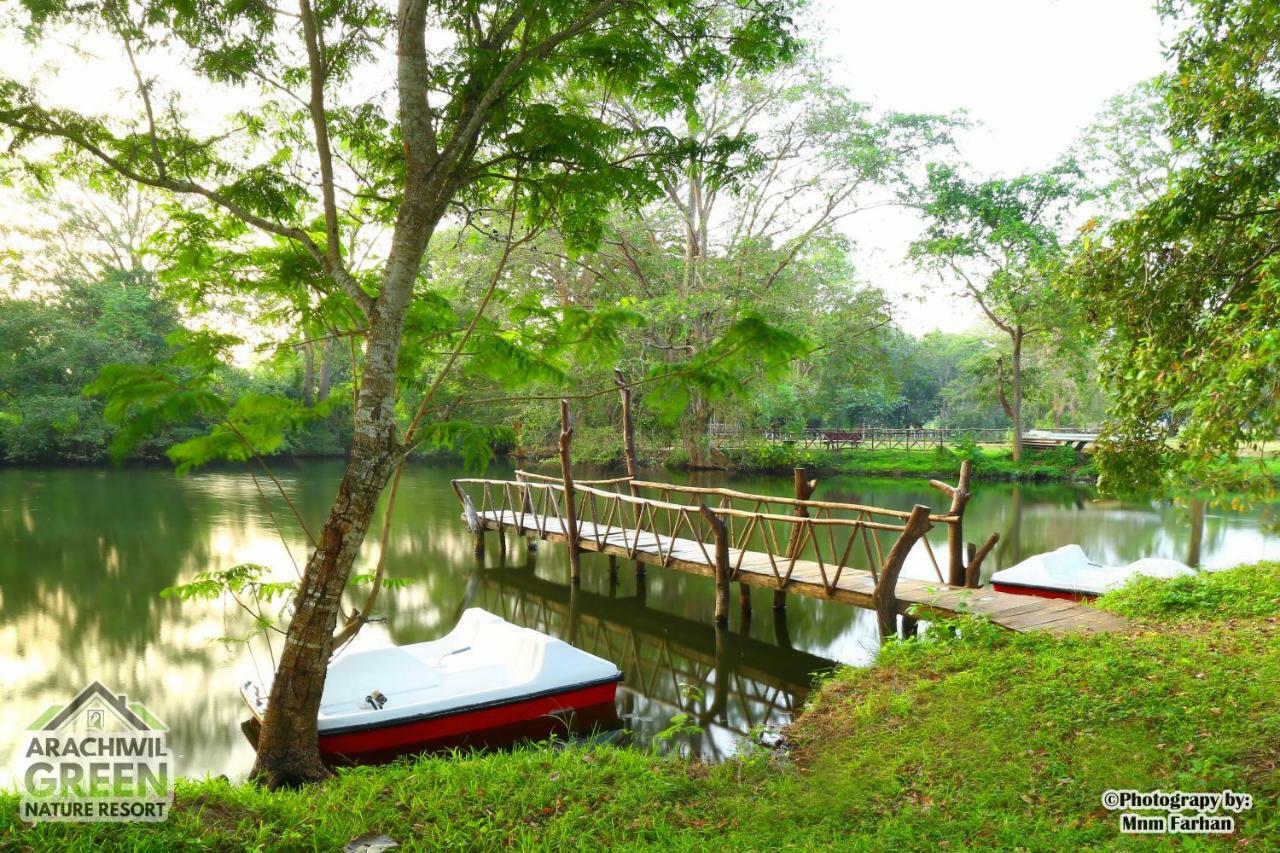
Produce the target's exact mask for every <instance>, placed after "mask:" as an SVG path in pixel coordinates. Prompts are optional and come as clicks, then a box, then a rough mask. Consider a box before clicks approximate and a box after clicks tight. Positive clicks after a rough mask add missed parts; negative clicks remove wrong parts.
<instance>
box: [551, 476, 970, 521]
mask: <svg viewBox="0 0 1280 853" xmlns="http://www.w3.org/2000/svg"><path fill="white" fill-rule="evenodd" d="M574 482H581V481H578V480H575V481H574ZM624 482H625V478H624ZM631 485H633V486H635V487H636V488H640V489H658V490H661V491H667V492H683V493H685V494H697V495H719V496H720V497H726V498H732V499H735V500H746V501H755V502H763V503H773V504H781V505H784V506H794V507H805V508H809V509H831V510H844V511H846V512H869V513H871V514H873V515H888V516H892V517H893V518H901V519H903V520H904V521H905V520H906V519H907V518H909V517H910V516H911V513H909V512H903V511H902V510H897V509H887V508H885V507H879V506H866V505H864V504H852V503H841V502H838V501H815V500H812V499H810V500H800V499H799V498H788V497H784V496H782V495H753V494H750V493H748V492H739V491H736V490H734V489H725V488H720V487H713V486H682V485H676V484H673V483H651V482H649V481H647V480H632V481H631ZM929 520H930V521H932V522H934V523H937V524H953V523H955V522H956V521H957V520H958V519H957V518H956V517H955V516H953V515H950V514H944V513H938V514H934V515H930V516H929ZM899 529H901V527H899Z"/></svg>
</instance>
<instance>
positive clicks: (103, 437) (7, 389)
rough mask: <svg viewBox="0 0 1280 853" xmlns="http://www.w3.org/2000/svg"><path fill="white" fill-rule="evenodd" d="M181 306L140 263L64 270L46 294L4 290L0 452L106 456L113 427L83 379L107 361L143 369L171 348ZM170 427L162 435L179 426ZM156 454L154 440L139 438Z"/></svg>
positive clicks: (12, 456)
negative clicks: (84, 273)
mask: <svg viewBox="0 0 1280 853" xmlns="http://www.w3.org/2000/svg"><path fill="white" fill-rule="evenodd" d="M176 326H177V316H176V312H175V311H174V310H173V308H172V306H171V305H169V304H168V303H166V302H165V301H163V300H162V299H160V298H159V297H158V294H157V293H156V290H155V287H154V285H153V283H152V282H151V280H150V278H149V277H148V276H147V275H145V274H143V273H124V272H110V273H107V274H104V275H103V276H102V277H101V278H100V279H98V280H95V281H80V280H68V281H65V282H63V283H62V284H61V285H59V286H57V287H55V288H52V289H51V290H50V291H48V292H47V293H46V295H45V298H43V299H14V298H0V454H3V457H4V458H5V459H7V460H9V461H15V462H22V461H36V460H51V459H65V460H72V461H82V462H83V461H94V460H97V459H99V458H101V457H102V456H103V455H104V453H105V451H106V447H107V445H108V444H109V443H110V442H111V441H112V438H113V436H114V435H115V434H116V430H115V428H114V425H113V421H112V420H111V418H104V413H103V405H102V404H101V403H99V402H97V401H95V400H90V399H86V398H85V397H83V396H82V395H81V393H80V392H81V388H82V387H83V386H84V385H85V384H86V383H88V382H90V381H91V380H92V379H93V378H94V376H95V375H96V374H97V373H98V371H99V370H100V369H102V368H104V367H105V366H106V365H108V364H110V363H113V362H114V363H119V364H121V365H127V367H122V368H121V369H122V370H133V369H137V370H145V369H147V368H148V366H149V365H152V364H154V363H156V362H158V361H160V360H161V359H163V358H165V357H166V355H167V353H168V347H167V345H166V344H165V336H166V335H169V334H170V333H171V332H173V331H174V329H175V328H176ZM182 435H183V432H182V431H180V430H174V429H170V430H169V431H168V432H167V433H166V435H165V436H163V437H161V438H160V441H159V442H157V444H161V446H163V444H162V443H163V442H164V441H165V440H169V441H172V440H174V439H175V438H177V437H179V436H182ZM141 450H142V452H143V453H145V454H148V455H150V454H154V453H155V452H156V445H155V444H151V445H147V446H144V447H143V448H141Z"/></svg>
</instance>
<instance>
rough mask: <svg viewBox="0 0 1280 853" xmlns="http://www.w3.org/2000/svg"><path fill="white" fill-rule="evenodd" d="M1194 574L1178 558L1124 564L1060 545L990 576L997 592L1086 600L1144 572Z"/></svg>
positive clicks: (1170, 575)
mask: <svg viewBox="0 0 1280 853" xmlns="http://www.w3.org/2000/svg"><path fill="white" fill-rule="evenodd" d="M1191 574H1195V569H1193V568H1191V567H1190V566H1188V565H1186V564H1184V563H1179V562H1178V561H1177V560H1164V559H1160V558H1157V557H1147V558H1145V559H1142V560H1137V561H1136V562H1133V563H1130V564H1129V565H1127V566H1104V565H1102V564H1101V563H1094V562H1091V561H1090V560H1089V557H1088V556H1087V555H1086V554H1085V553H1084V550H1083V549H1082V548H1081V547H1080V546H1079V545H1063V546H1062V547H1061V548H1059V549H1057V550H1056V551H1050V552H1048V553H1047V554H1036V555H1035V556H1034V557H1029V558H1027V559H1025V560H1023V561H1022V562H1021V563H1018V564H1017V565H1016V566H1011V567H1009V568H1007V569H1001V570H1000V571H998V572H996V573H995V574H993V575H992V576H991V587H992V589H994V590H995V591H996V592H1010V593H1014V594H1015V595H1035V596H1039V597H1040V598H1065V599H1071V600H1073V601H1088V600H1091V599H1094V598H1097V597H1098V596H1099V595H1102V593H1104V592H1107V591H1108V590H1112V589H1116V588H1118V587H1121V586H1124V584H1126V583H1127V582H1128V581H1129V579H1130V578H1133V577H1136V576H1137V575H1147V576H1149V577H1155V578H1173V577H1178V576H1179V575H1191Z"/></svg>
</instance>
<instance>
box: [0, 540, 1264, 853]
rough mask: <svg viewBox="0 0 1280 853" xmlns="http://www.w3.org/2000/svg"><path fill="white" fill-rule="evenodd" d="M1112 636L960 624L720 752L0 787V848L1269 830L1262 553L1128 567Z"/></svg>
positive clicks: (680, 845)
mask: <svg viewBox="0 0 1280 853" xmlns="http://www.w3.org/2000/svg"><path fill="white" fill-rule="evenodd" d="M1101 604H1102V606H1104V607H1107V608H1108V609H1112V610H1116V611H1118V612H1122V613H1124V614H1125V615H1127V616H1129V617H1130V618H1131V619H1133V620H1134V621H1135V627H1134V629H1133V630H1132V631H1131V632H1130V633H1128V634H1126V635H1123V636H1095V637H1080V638H1061V637H1052V636H1047V635H1015V634H1009V633H1006V632H1003V631H999V630H998V629H995V628H992V627H990V626H986V625H983V624H980V623H975V622H969V621H966V622H962V623H959V627H961V629H962V630H961V636H960V638H958V639H957V638H955V637H953V636H951V635H950V632H949V631H948V630H945V629H935V630H934V631H933V632H932V633H931V635H929V636H926V637H924V638H922V639H920V640H916V641H910V642H901V643H893V644H890V645H889V646H887V647H886V648H885V649H884V650H883V651H882V653H881V654H880V657H879V659H878V661H877V663H876V665H874V666H872V667H870V668H866V669H860V670H846V671H843V672H840V673H837V674H836V675H834V676H832V677H831V678H830V679H829V680H828V681H827V682H826V683H825V684H823V685H822V686H821V689H820V690H819V691H818V692H817V694H816V698H815V700H814V701H813V702H812V703H811V704H810V706H809V707H808V709H807V710H806V711H805V713H804V714H803V715H802V716H801V717H800V718H799V720H798V721H797V722H796V723H795V724H794V725H792V726H791V727H790V729H789V732H788V738H789V741H790V744H791V746H790V750H789V752H788V753H787V754H785V755H783V754H779V753H775V752H772V751H766V750H763V749H756V750H754V751H750V752H748V753H747V754H745V755H744V756H742V757H739V758H736V759H734V760H731V761H729V762H726V763H724V764H720V765H714V766H712V765H707V764H703V763H699V762H695V761H689V760H685V759H682V758H678V757H658V756H655V755H653V754H651V753H648V752H642V751H638V750H633V749H620V748H614V747H595V748H589V749H588V748H565V749H547V748H537V749H527V750H521V751H517V752H513V753H507V754H494V755H472V756H463V757H459V758H453V759H443V758H440V759H424V760H419V761H416V762H407V761H406V762H402V763H400V764H396V765H393V766H390V767H383V768H360V769H355V770H346V771H342V772H340V773H339V774H338V776H337V777H336V778H334V779H333V780H331V781H330V782H328V783H326V784H324V785H322V786H318V787H313V788H308V789H306V790H303V791H295V792H277V793H268V792H264V791H262V790H259V789H257V788H255V787H253V786H251V785H245V784H241V785H233V784H230V783H228V782H226V781H223V780H209V781H203V782H183V783H182V784H180V785H179V787H178V791H177V795H176V804H175V808H174V812H173V815H172V817H171V819H170V820H169V821H168V822H167V823H165V824H160V825H143V824H99V825H88V826H86V825H62V826H58V825H42V826H35V827H29V826H26V825H24V824H19V823H17V822H16V819H15V810H16V799H15V797H14V796H13V795H12V794H4V795H2V796H0V847H4V848H6V849H7V848H9V847H15V848H18V849H24V848H26V849H49V848H57V849H64V850H90V849H103V848H108V849H159V848H166V849H178V848H186V847H193V846H200V847H202V848H203V849H214V850H240V849H246V848H258V849H340V848H341V847H342V845H344V844H345V843H346V842H347V841H348V840H350V839H351V838H353V837H356V836H359V835H362V834H364V833H367V832H378V833H384V834H386V835H388V836H390V837H391V838H394V839H397V840H398V841H399V842H400V843H401V845H402V847H403V849H435V848H440V847H445V846H456V847H466V848H480V849H497V848H504V847H515V848H517V849H550V848H574V849H588V848H590V849H595V848H598V847H600V846H604V845H618V846H624V847H636V846H649V847H655V848H662V849H705V847H706V846H707V845H710V844H714V845H717V846H720V847H728V848H741V849H764V848H770V847H774V846H794V847H801V848H813V847H822V846H831V845H838V846H841V847H844V848H846V849H920V848H922V847H928V848H941V847H951V848H953V849H954V848H960V847H965V846H971V845H978V846H983V847H988V848H1013V847H1022V848H1025V849H1029V850H1058V849H1084V848H1095V849H1139V848H1142V849H1146V848H1149V847H1150V846H1151V842H1152V841H1153V839H1152V838H1151V837H1150V836H1147V837H1135V836H1131V835H1130V836H1127V835H1122V834H1120V833H1119V832H1118V829H1117V824H1118V817H1117V814H1116V813H1114V812H1110V811H1108V810H1106V809H1104V808H1103V807H1102V805H1101V800H1100V798H1101V795H1102V792H1103V791H1105V790H1108V789H1116V788H1126V789H1136V790H1155V789H1163V790H1166V791H1173V790H1182V791H1220V790H1222V789H1224V788H1230V789H1232V790H1233V791H1239V792H1245V793H1249V794H1251V795H1252V796H1253V798H1254V806H1253V808H1252V809H1250V810H1248V811H1245V812H1243V813H1241V814H1239V815H1237V816H1236V821H1237V826H1238V829H1237V832H1236V833H1235V834H1234V835H1231V836H1227V837H1224V838H1212V837H1199V838H1197V839H1196V841H1197V842H1198V844H1199V845H1200V846H1201V847H1205V848H1209V847H1224V848H1225V847H1228V846H1235V845H1237V844H1239V843H1241V842H1242V841H1246V840H1247V841H1253V842H1254V843H1258V842H1261V841H1262V840H1264V839H1267V838H1272V839H1274V838H1275V837H1276V836H1277V834H1280V813H1278V812H1277V806H1276V801H1277V795H1280V715H1277V713H1276V710H1275V685H1276V684H1277V683H1280V564H1276V563H1267V564H1258V565H1254V566H1245V567H1240V568H1238V569H1233V570H1229V571H1226V572H1220V573H1215V574H1208V575H1202V576H1197V577H1195V578H1187V579H1179V580H1175V581H1168V582H1155V581H1148V582H1144V583H1142V584H1141V585H1139V586H1137V587H1134V588H1131V589H1127V590H1124V591H1122V592H1119V593H1115V594H1112V595H1110V596H1107V597H1106V598H1104V599H1103V601H1102V602H1101Z"/></svg>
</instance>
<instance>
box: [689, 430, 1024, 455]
mask: <svg viewBox="0 0 1280 853" xmlns="http://www.w3.org/2000/svg"><path fill="white" fill-rule="evenodd" d="M709 433H710V439H711V444H712V445H713V446H715V447H717V448H720V449H722V450H732V449H735V448H741V447H751V446H755V445H760V444H783V445H787V446H792V447H799V448H802V449H806V450H808V449H822V450H840V449H845V448H861V449H866V450H880V449H885V450H889V449H893V450H927V449H931V448H935V447H942V446H944V445H947V444H953V443H955V442H958V441H964V440H971V441H974V442H976V443H978V444H1007V443H1008V441H1009V430H1008V429H1003V428H1001V429H893V428H889V427H872V426H864V427H858V428H854V429H828V428H819V429H802V430H788V429H781V428H760V429H747V428H736V427H728V426H724V425H720V424H713V425H712V427H711V430H710V431H709Z"/></svg>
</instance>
